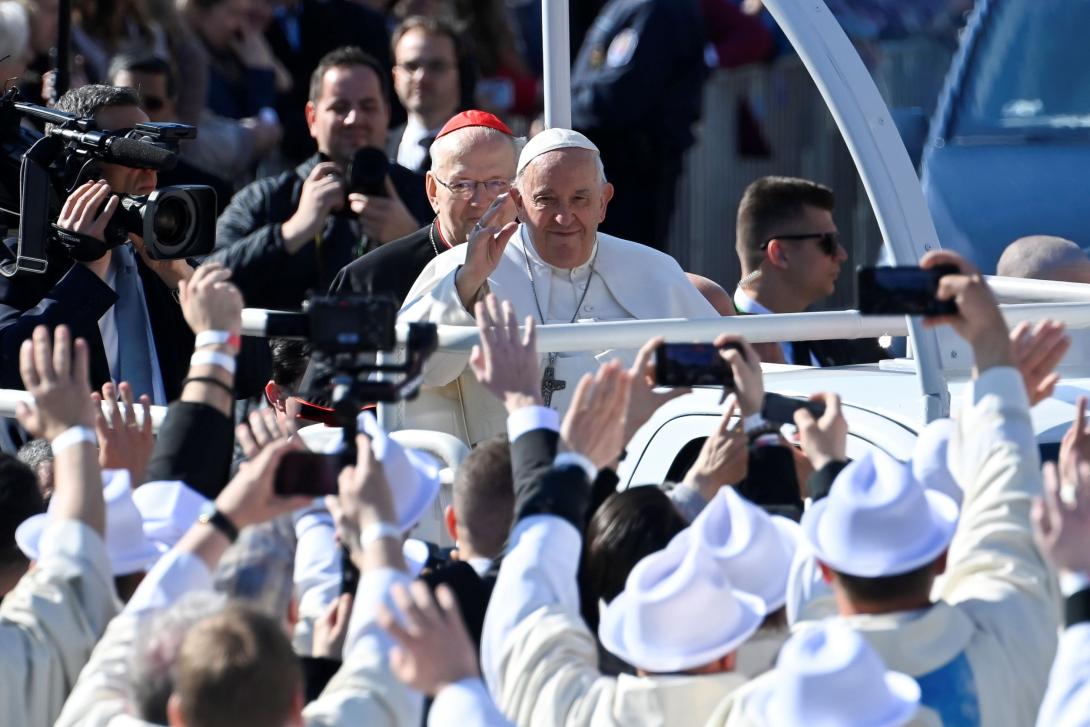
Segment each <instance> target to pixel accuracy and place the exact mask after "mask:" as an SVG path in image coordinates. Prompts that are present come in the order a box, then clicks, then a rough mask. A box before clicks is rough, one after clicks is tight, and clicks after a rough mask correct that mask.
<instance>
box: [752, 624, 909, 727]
mask: <svg viewBox="0 0 1090 727" xmlns="http://www.w3.org/2000/svg"><path fill="white" fill-rule="evenodd" d="M773 674H774V675H775V676H774V678H773V679H771V680H770V682H768V686H767V687H766V688H765V689H763V690H761V691H759V692H755V693H754V694H753V695H752V696H751V698H750V699H751V701H750V706H748V707H747V710H746V711H747V715H749V716H752V717H756V720H758V722H760V723H761V724H763V725H777V727H794V726H796V725H799V726H801V725H806V726H807V727H900V726H901V725H905V724H907V723H908V722H909V720H910V719H911V718H912V717H913V716H916V713H917V712H918V711H919V708H920V686H919V684H918V683H917V682H916V679H912V677H910V676H908V675H907V674H900V673H899V671H889V670H887V669H886V667H885V664H883V663H882V659H881V658H880V657H879V655H877V653H876V652H875V651H874V649H872V647H871V645H870V644H868V643H867V640H865V639H863V637H861V635H860V634H859V633H857V632H856V631H853V630H852V629H850V628H849V627H848V626H846V625H845V623H843V622H839V621H837V620H836V619H829V620H827V621H823V622H822V623H820V625H818V626H814V627H812V628H807V629H803V630H802V631H800V632H799V633H797V634H795V635H794V637H791V638H790V639H789V640H788V641H787V643H785V644H784V647H783V650H780V652H779V657H778V658H777V659H776V670H775V671H774V673H773Z"/></svg>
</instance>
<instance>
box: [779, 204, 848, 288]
mask: <svg viewBox="0 0 1090 727" xmlns="http://www.w3.org/2000/svg"><path fill="white" fill-rule="evenodd" d="M836 231H837V230H836V223H834V222H833V213H832V212H830V211H829V210H823V209H820V208H818V207H810V206H806V207H805V208H804V213H803V215H802V216H800V217H798V218H796V219H794V220H791V221H785V222H784V223H783V224H782V229H777V230H776V234H777V235H784V236H787V235H810V234H813V235H814V237H808V238H806V239H801V240H784V241H781V242H782V244H783V253H782V254H783V255H784V256H785V258H786V264H785V265H784V266H783V267H782V268H781V269H782V270H783V276H784V278H785V284H786V285H789V286H791V288H792V289H793V290H794V291H796V292H797V294H798V295H799V296H800V297H801V298H803V299H804V300H805V302H806V305H811V304H813V303H816V302H817V301H819V300H821V299H822V298H826V297H828V296H830V295H832V294H833V292H834V291H835V290H836V279H837V278H838V277H839V276H840V268H841V266H842V265H843V264H844V261H845V260H847V259H848V253H847V251H845V250H844V247H843V246H842V245H840V244H839V243H837V246H836V251H835V253H834V254H832V255H830V254H828V252H826V251H825V250H823V249H822V243H821V240H820V239H819V236H820V235H821V234H822V233H825V232H836Z"/></svg>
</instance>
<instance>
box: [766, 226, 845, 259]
mask: <svg viewBox="0 0 1090 727" xmlns="http://www.w3.org/2000/svg"><path fill="white" fill-rule="evenodd" d="M773 240H817V241H818V247H819V248H820V249H821V251H822V252H823V253H825V254H826V255H828V256H829V257H836V254H837V252H839V251H840V233H839V232H808V233H805V234H799V235H773V236H772V237H770V238H768V239H767V240H765V241H764V244H763V245H761V249H762V250H764V249H765V248H766V247H768V244H769V243H770V242H772V241H773Z"/></svg>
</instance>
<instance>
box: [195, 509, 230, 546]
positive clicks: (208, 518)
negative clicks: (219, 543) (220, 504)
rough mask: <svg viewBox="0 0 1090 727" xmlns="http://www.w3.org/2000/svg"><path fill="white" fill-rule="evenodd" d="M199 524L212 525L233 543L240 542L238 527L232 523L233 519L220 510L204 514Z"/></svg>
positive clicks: (199, 518)
mask: <svg viewBox="0 0 1090 727" xmlns="http://www.w3.org/2000/svg"><path fill="white" fill-rule="evenodd" d="M197 522H200V523H204V524H206V525H211V526H212V527H214V528H215V529H216V530H219V531H220V532H221V533H223V536H224V537H225V538H227V539H228V540H229V541H231V542H232V543H233V542H235V541H236V540H238V527H237V526H236V525H235V524H234V523H233V522H231V518H229V517H227V516H226V515H224V514H223V513H222V512H220V511H219V509H218V508H214V509H211V510H208V511H206V512H202V513H201V514H200V517H198V518H197Z"/></svg>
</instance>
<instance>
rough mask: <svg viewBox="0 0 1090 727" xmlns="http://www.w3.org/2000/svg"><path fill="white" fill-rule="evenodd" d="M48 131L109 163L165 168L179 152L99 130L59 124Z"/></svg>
mask: <svg viewBox="0 0 1090 727" xmlns="http://www.w3.org/2000/svg"><path fill="white" fill-rule="evenodd" d="M50 133H51V134H52V135H53V136H59V137H61V138H62V139H64V140H65V141H69V142H75V144H76V146H77V147H78V148H79V149H82V150H84V151H87V152H89V153H90V154H91V155H93V156H94V157H95V158H97V159H101V160H102V161H104V162H109V163H111V164H120V165H121V166H125V167H135V168H137V169H154V170H156V171H160V172H165V171H170V170H171V169H173V168H174V167H175V165H176V164H177V163H178V155H177V154H175V153H174V152H172V151H168V150H167V149H163V148H161V147H158V146H155V145H154V144H149V143H148V142H145V141H140V140H139V139H129V138H126V137H124V136H114V135H112V134H104V133H102V132H101V131H76V130H74V129H62V128H55V129H53V130H52V131H51V132H50Z"/></svg>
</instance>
